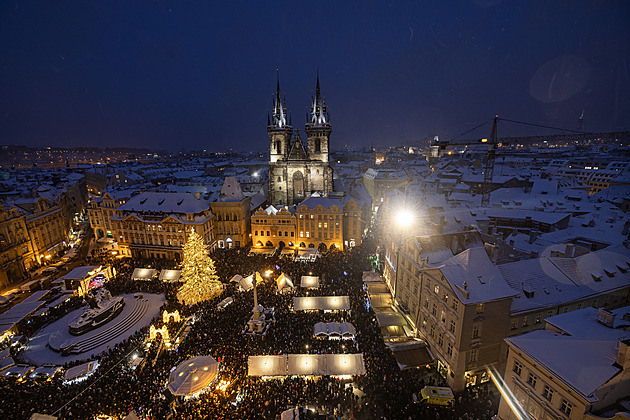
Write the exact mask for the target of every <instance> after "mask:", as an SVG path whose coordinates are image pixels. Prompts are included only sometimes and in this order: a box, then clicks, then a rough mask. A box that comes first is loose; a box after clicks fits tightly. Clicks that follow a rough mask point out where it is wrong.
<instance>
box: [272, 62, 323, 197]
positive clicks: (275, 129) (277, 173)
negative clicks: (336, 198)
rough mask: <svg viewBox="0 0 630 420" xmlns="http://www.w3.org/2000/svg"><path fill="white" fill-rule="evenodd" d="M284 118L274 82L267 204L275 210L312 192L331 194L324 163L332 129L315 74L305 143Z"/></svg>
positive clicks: (280, 99)
mask: <svg viewBox="0 0 630 420" xmlns="http://www.w3.org/2000/svg"><path fill="white" fill-rule="evenodd" d="M287 115H288V112H287V108H286V102H285V101H283V99H282V95H281V92H280V80H279V79H278V82H277V87H276V93H275V96H274V101H273V111H272V115H271V118H269V117H268V121H267V133H268V134H269V201H270V202H271V203H272V204H273V205H274V206H276V207H278V206H292V205H295V204H298V203H300V202H302V201H303V200H304V199H306V198H308V197H310V196H311V195H312V194H313V193H315V192H317V193H319V194H320V195H322V196H327V195H328V194H329V193H330V192H332V191H334V187H333V171H332V168H331V167H330V164H329V162H328V153H329V146H330V140H329V139H330V133H331V131H332V128H331V125H330V116H329V114H328V111H327V109H326V101H325V99H324V97H323V95H322V94H321V90H320V86H319V72H318V74H317V84H316V87H315V96H314V97H313V98H312V101H311V107H310V111H309V113H308V114H307V121H306V125H305V128H304V133H305V135H306V143H304V141H303V140H302V138H301V136H300V130H299V129H298V130H296V132H295V133H294V132H293V127H292V126H291V119H290V117H289V118H288V119H287Z"/></svg>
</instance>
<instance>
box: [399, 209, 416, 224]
mask: <svg viewBox="0 0 630 420" xmlns="http://www.w3.org/2000/svg"><path fill="white" fill-rule="evenodd" d="M414 219H415V215H414V214H413V212H411V211H410V210H409V209H404V208H403V209H400V210H398V212H397V213H396V223H397V224H398V226H400V227H401V228H404V227H407V226H410V225H411V224H412V223H413V221H414Z"/></svg>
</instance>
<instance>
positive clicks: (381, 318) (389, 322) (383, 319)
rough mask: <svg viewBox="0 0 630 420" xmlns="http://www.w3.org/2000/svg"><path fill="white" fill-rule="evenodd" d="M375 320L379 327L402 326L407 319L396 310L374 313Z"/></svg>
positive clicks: (405, 323)
mask: <svg viewBox="0 0 630 420" xmlns="http://www.w3.org/2000/svg"><path fill="white" fill-rule="evenodd" d="M376 320H377V321H378V325H379V327H381V328H385V327H404V326H406V325H407V320H406V319H405V318H404V317H403V316H402V315H401V314H399V313H397V312H381V313H377V314H376Z"/></svg>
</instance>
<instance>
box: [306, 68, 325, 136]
mask: <svg viewBox="0 0 630 420" xmlns="http://www.w3.org/2000/svg"><path fill="white" fill-rule="evenodd" d="M328 120H329V115H328V112H327V111H326V100H325V99H324V97H323V96H322V91H321V88H320V87H319V66H317V83H316V85H315V97H314V98H312V102H311V112H310V121H308V122H307V123H308V124H310V125H327V124H329V122H328Z"/></svg>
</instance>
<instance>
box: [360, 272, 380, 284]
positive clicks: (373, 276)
mask: <svg viewBox="0 0 630 420" xmlns="http://www.w3.org/2000/svg"><path fill="white" fill-rule="evenodd" d="M382 281H383V277H381V275H380V274H379V273H377V272H376V271H364V272H363V282H364V283H365V282H382Z"/></svg>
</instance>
